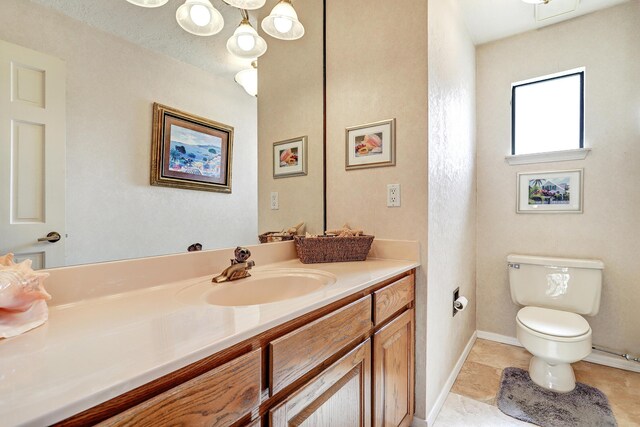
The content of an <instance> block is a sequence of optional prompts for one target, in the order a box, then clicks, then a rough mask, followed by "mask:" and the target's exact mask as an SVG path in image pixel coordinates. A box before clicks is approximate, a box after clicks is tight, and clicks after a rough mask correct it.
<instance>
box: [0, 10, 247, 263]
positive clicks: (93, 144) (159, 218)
mask: <svg viewBox="0 0 640 427" xmlns="http://www.w3.org/2000/svg"><path fill="white" fill-rule="evenodd" d="M0 38H2V39H3V40H6V41H8V42H11V43H15V44H18V45H21V46H24V47H27V48H30V49H34V50H38V51H41V52H45V53H49V54H51V55H53V56H56V57H58V58H61V59H63V60H64V61H65V62H66V67H67V232H68V234H69V237H68V240H67V242H66V247H67V261H68V262H67V264H79V263H86V262H97V261H106V260H112V259H122V258H133V257H141V256H149V255H158V254H166V253H175V252H183V251H186V248H187V246H189V245H190V244H191V243H194V242H201V243H202V244H203V245H204V247H205V248H207V249H209V248H217V247H230V246H235V245H237V244H250V243H255V242H257V237H256V235H257V227H256V224H257V206H256V200H257V189H256V181H257V179H256V177H257V164H256V163H257V159H256V156H257V150H256V140H257V137H256V126H257V124H256V101H255V99H254V98H252V97H249V96H248V95H247V94H246V93H245V92H244V91H243V90H242V88H240V86H238V85H237V84H236V83H235V82H233V80H231V79H221V78H218V77H216V76H214V75H211V74H210V73H207V72H205V71H203V70H201V69H199V68H195V67H193V66H190V65H186V64H185V63H182V62H179V61H176V60H174V59H171V58H169V57H166V56H163V55H160V54H157V53H154V52H151V51H149V50H145V49H142V48H140V47H138V46H136V45H134V44H132V43H129V42H126V41H124V40H122V39H119V38H117V37H114V36H112V35H109V34H107V33H104V32H101V31H98V30H96V29H94V28H92V27H90V26H88V25H85V24H82V23H80V22H78V21H75V20H73V19H71V18H68V17H66V16H64V15H61V14H59V13H57V12H54V11H52V10H51V9H48V8H45V7H42V6H39V5H36V4H34V3H31V2H28V1H24V0H5V1H3V2H2V13H1V14H0ZM154 101H157V102H160V103H163V104H166V105H170V106H173V107H175V108H178V109H182V110H185V111H187V112H190V113H193V114H197V115H200V116H204V117H208V118H211V119H213V120H216V121H219V122H222V123H226V124H229V125H231V126H233V127H234V128H235V141H234V152H233V193H232V194H221V193H211V192H203V191H193V190H183V189H173V188H164V187H151V186H150V185H149V169H150V152H151V119H152V107H151V106H152V104H153V102H154Z"/></svg>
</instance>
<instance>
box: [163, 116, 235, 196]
mask: <svg viewBox="0 0 640 427" xmlns="http://www.w3.org/2000/svg"><path fill="white" fill-rule="evenodd" d="M232 153H233V127H231V126H228V125H225V124H222V123H218V122H215V121H213V120H210V119H206V118H203V117H198V116H196V115H193V114H190V113H185V112H184V111H180V110H176V109H175V108H171V107H167V106H165V105H161V104H158V103H154V104H153V131H152V138H151V185H159V186H164V187H174V188H185V189H190V190H202V191H217V192H221V193H231V160H232Z"/></svg>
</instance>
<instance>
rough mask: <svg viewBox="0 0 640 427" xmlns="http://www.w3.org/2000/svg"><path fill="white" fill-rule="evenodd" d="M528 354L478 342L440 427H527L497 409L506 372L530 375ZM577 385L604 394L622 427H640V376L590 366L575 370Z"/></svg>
mask: <svg viewBox="0 0 640 427" xmlns="http://www.w3.org/2000/svg"><path fill="white" fill-rule="evenodd" d="M530 357H531V356H530V355H529V353H528V352H527V351H526V350H525V349H524V348H521V347H515V346H511V345H506V344H500V343H496V342H492V341H487V340H482V339H478V340H477V341H476V343H475V344H474V346H473V348H472V349H471V352H470V353H469V357H467V360H466V361H465V363H464V365H463V366H462V369H461V371H460V374H459V375H458V378H457V379H456V382H455V383H454V385H453V387H452V389H451V393H450V394H449V396H448V398H447V401H446V402H445V405H444V407H443V409H442V411H441V412H440V414H439V415H438V419H437V420H436V423H435V425H436V426H437V427H448V426H452V427H456V426H525V425H530V424H527V423H523V422H521V421H518V420H516V419H513V418H511V417H508V416H506V415H504V414H503V413H502V412H500V410H499V409H498V408H497V407H496V406H495V400H496V394H497V393H498V387H499V385H500V377H501V375H502V370H503V369H504V368H506V367H509V366H514V367H517V368H522V369H528V365H529V358H530ZM573 368H574V371H575V374H576V380H577V381H579V382H582V383H584V384H588V385H590V386H593V387H597V388H599V389H600V390H602V391H603V392H604V393H605V394H606V395H607V397H608V398H609V402H610V404H611V408H612V409H613V413H614V415H615V417H616V420H617V421H618V425H619V426H620V427H632V426H640V373H635V372H629V371H624V370H621V369H615V368H610V367H607V366H602V365H597V364H594V363H589V362H578V363H575V364H573Z"/></svg>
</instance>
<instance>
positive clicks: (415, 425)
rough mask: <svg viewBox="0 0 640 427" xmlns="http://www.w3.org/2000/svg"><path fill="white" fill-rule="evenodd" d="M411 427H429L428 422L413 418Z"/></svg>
mask: <svg viewBox="0 0 640 427" xmlns="http://www.w3.org/2000/svg"><path fill="white" fill-rule="evenodd" d="M411 427H428V426H427V420H423V419H422V418H418V417H413V421H411Z"/></svg>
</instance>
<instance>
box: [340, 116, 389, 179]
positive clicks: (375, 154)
mask: <svg viewBox="0 0 640 427" xmlns="http://www.w3.org/2000/svg"><path fill="white" fill-rule="evenodd" d="M345 139H346V141H345V145H346V164H345V169H346V170H350V169H364V168H375V167H381V166H395V164H396V119H390V120H383V121H380V122H375V123H367V124H364V125H359V126H353V127H349V128H347V129H346V132H345Z"/></svg>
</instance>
